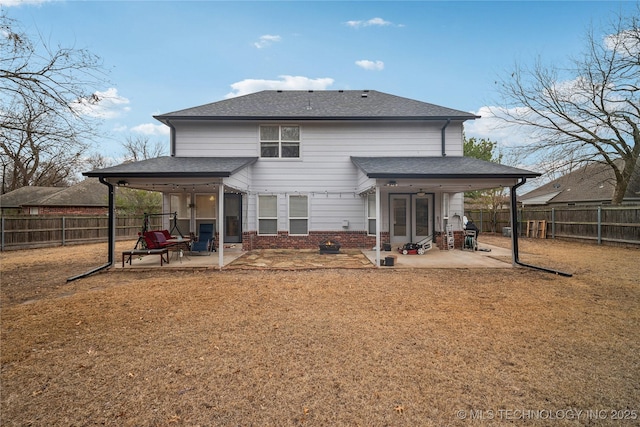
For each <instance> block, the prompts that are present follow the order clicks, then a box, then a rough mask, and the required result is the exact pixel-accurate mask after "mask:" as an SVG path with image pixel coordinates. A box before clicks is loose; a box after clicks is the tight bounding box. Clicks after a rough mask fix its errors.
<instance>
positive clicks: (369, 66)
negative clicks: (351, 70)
mask: <svg viewBox="0 0 640 427" xmlns="http://www.w3.org/2000/svg"><path fill="white" fill-rule="evenodd" d="M356 65H357V66H358V67H361V68H364V69H365V70H376V71H380V70H384V62H382V61H369V60H368V59H362V60H360V61H356Z"/></svg>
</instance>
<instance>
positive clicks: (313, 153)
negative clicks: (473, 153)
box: [85, 90, 538, 256]
mask: <svg viewBox="0 0 640 427" xmlns="http://www.w3.org/2000/svg"><path fill="white" fill-rule="evenodd" d="M155 118H156V119H157V120H159V121H160V122H162V123H164V124H165V125H167V126H168V127H169V128H170V130H171V137H170V153H171V154H170V156H167V157H161V158H156V159H150V160H145V161H141V162H136V163H128V164H122V165H119V166H115V167H111V168H106V169H102V170H97V171H92V172H87V173H85V175H87V176H94V177H100V178H102V179H103V180H104V181H105V183H107V184H109V185H114V186H117V185H127V186H130V187H133V188H140V189H147V190H154V191H160V192H162V193H163V195H164V206H163V208H164V211H165V212H176V213H177V217H178V225H179V228H180V230H181V232H183V233H188V232H190V231H192V232H193V231H196V230H197V229H198V227H199V224H201V223H213V224H214V225H215V230H216V233H217V235H218V239H216V241H217V242H224V243H235V244H238V245H240V244H241V245H242V247H243V248H244V249H247V250H251V249H258V248H317V247H318V243H319V242H321V241H323V240H327V239H331V240H338V241H339V242H340V243H341V244H342V246H343V247H354V248H370V247H374V246H376V247H378V248H379V247H380V246H381V245H382V244H384V243H389V244H391V245H392V246H397V245H401V244H404V243H407V242H415V241H419V240H421V239H423V238H426V237H427V236H435V238H436V241H437V242H442V239H441V238H438V236H441V235H442V234H443V232H444V231H445V230H446V229H447V225H449V226H451V227H450V228H451V229H453V230H454V231H460V230H461V229H462V217H463V209H464V206H463V197H462V193H463V192H464V191H469V190H477V189H483V188H493V187H497V186H513V185H514V184H516V183H517V182H518V181H519V180H522V179H526V178H527V177H536V176H538V174H537V173H533V172H530V171H526V170H522V169H517V168H512V167H509V166H505V165H499V164H495V163H490V162H484V161H481V160H477V159H472V158H465V157H463V124H464V122H465V121H467V120H474V119H477V118H478V117H477V116H475V115H473V114H470V113H467V112H464V111H458V110H454V109H451V108H446V107H441V106H437V105H433V104H429V103H425V102H421V101H416V100H412V99H408V98H403V97H399V96H394V95H390V94H386V93H382V92H377V91H370V90H363V91H354V90H349V91H347V90H344V91H343V90H337V91H263V92H258V93H254V94H250V95H246V96H241V97H237V98H232V99H227V100H222V101H219V102H214V103H211V104H206V105H202V106H198V107H194V108H188V109H185V110H180V111H175V112H171V113H167V114H162V115H158V116H155ZM460 241H461V239H458V245H459V244H460ZM221 253H222V251H221V252H220V256H222V255H221Z"/></svg>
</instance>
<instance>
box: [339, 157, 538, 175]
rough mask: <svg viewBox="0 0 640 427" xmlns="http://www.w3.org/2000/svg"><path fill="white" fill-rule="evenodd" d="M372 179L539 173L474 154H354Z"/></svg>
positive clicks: (353, 158) (361, 167) (353, 159)
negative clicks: (473, 156) (490, 160)
mask: <svg viewBox="0 0 640 427" xmlns="http://www.w3.org/2000/svg"><path fill="white" fill-rule="evenodd" d="M351 161H352V162H353V164H355V165H356V166H357V167H358V168H359V169H360V170H362V172H364V173H365V174H366V175H367V176H368V177H369V178H495V177H500V178H535V177H538V176H540V174H539V173H536V172H531V171H528V170H524V169H518V168H514V167H511V166H506V165H501V164H499V163H494V162H487V161H484V160H480V159H475V158H472V157H351Z"/></svg>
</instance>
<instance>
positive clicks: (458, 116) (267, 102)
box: [154, 90, 479, 123]
mask: <svg viewBox="0 0 640 427" xmlns="http://www.w3.org/2000/svg"><path fill="white" fill-rule="evenodd" d="M154 117H155V118H156V119H157V120H160V121H162V122H165V123H166V122H167V120H169V121H170V120H171V119H208V120H214V119H228V120H233V119H273V120H276V119H300V120H302V119H307V120H381V119H393V120H443V119H445V120H446V119H452V120H454V119H455V120H472V119H476V118H479V117H478V116H476V115H474V114H471V113H469V112H466V111H459V110H454V109H451V108H447V107H441V106H439V105H434V104H429V103H426V102H421V101H416V100H413V99H409V98H403V97H400V96H395V95H390V94H388V93H384V92H378V91H375V90H365V91H363V90H337V91H325V90H322V91H313V90H310V91H279V90H277V91H276V90H265V91H262V92H256V93H252V94H249V95H244V96H239V97H236V98H231V99H226V100H223V101H218V102H213V103H211V104H206V105H201V106H198V107H193V108H187V109H184V110H179V111H174V112H172V113H166V114H161V115H158V116H154Z"/></svg>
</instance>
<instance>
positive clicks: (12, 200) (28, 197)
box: [0, 186, 64, 209]
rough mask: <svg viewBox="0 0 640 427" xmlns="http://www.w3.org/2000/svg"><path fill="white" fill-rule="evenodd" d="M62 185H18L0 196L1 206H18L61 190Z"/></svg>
mask: <svg viewBox="0 0 640 427" xmlns="http://www.w3.org/2000/svg"><path fill="white" fill-rule="evenodd" d="M63 189H64V187H31V186H29V187H20V188H18V189H16V190H13V191H10V192H8V193H6V194H3V195H1V196H0V206H1V207H2V208H5V209H6V208H19V207H20V206H22V205H25V204H28V203H30V202H32V201H34V200H39V199H42V198H43V197H47V196H50V195H51V194H54V193H57V192H59V191H61V190H63Z"/></svg>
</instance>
